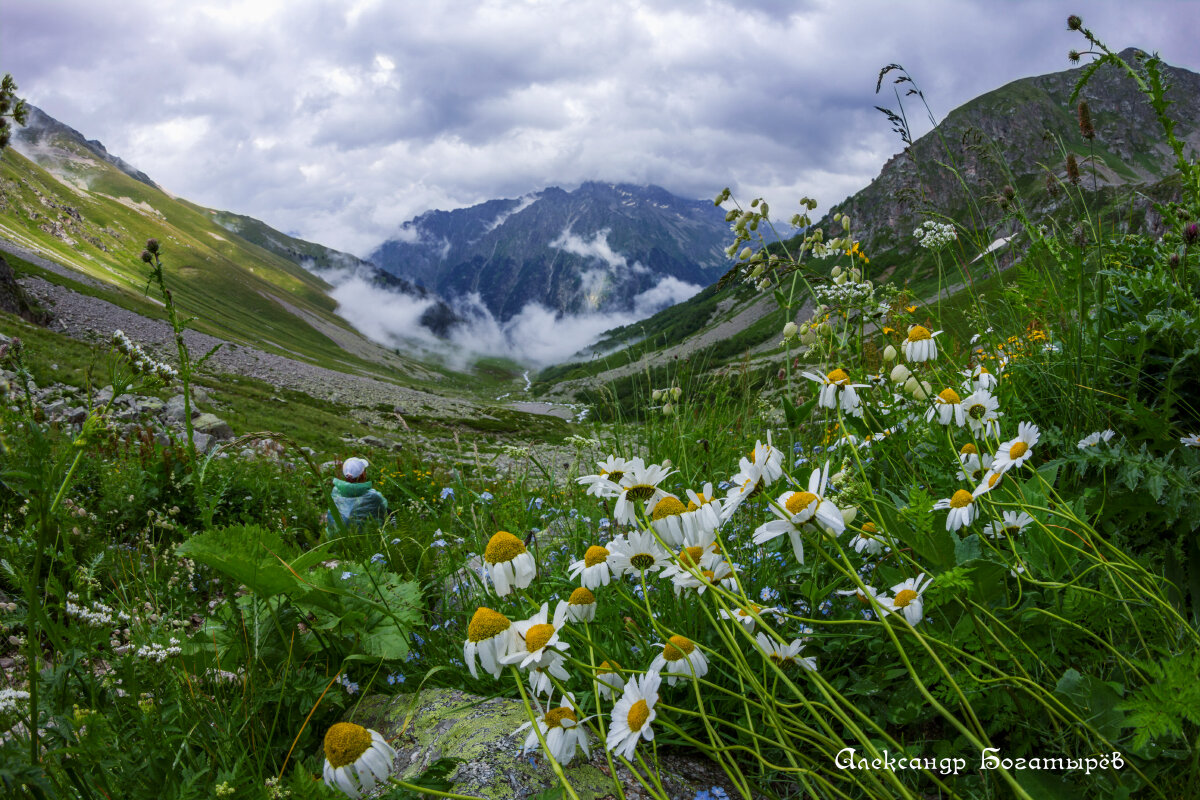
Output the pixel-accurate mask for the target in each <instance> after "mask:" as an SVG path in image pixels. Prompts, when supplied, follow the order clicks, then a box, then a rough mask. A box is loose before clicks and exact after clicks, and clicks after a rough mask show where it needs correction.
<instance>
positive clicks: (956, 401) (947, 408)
mask: <svg viewBox="0 0 1200 800" xmlns="http://www.w3.org/2000/svg"><path fill="white" fill-rule="evenodd" d="M935 416H936V417H937V418H938V422H939V423H941V424H942V425H950V424H951V423H953V424H955V425H957V426H958V427H960V428H961V427H962V426H963V423H964V418H965V417H966V411H965V409H964V408H963V402H962V398H961V397H959V396H958V392H956V391H954V390H953V389H943V390H942V391H941V392H939V393H938V395H937V396H936V397H934V398H933V407H932V408H930V409H929V411H927V412H926V413H925V421H926V422H930V421H932V420H933V418H934V417H935Z"/></svg>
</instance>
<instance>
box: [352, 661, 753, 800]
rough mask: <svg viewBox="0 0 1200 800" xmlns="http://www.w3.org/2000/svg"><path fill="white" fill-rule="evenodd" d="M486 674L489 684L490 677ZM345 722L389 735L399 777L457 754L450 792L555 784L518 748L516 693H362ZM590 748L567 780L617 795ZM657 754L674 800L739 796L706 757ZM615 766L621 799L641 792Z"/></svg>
mask: <svg viewBox="0 0 1200 800" xmlns="http://www.w3.org/2000/svg"><path fill="white" fill-rule="evenodd" d="M484 680H485V681H487V682H488V683H489V684H490V683H491V678H490V677H485V678H484ZM410 715H411V718H410ZM406 719H408V723H407V725H406V724H405V720H406ZM347 721H351V722H356V723H358V724H360V725H363V726H365V727H367V728H370V729H373V730H376V731H379V733H380V734H382V735H383V738H385V739H387V740H389V741H390V742H391V744H392V746H393V747H395V748H396V761H395V770H396V772H397V774H399V775H402V776H403V777H404V778H413V777H416V776H418V775H420V774H421V773H422V772H424V771H425V770H426V769H427V768H428V767H429V766H430V765H431V764H432V763H433V762H435V761H437V760H438V759H440V758H444V757H453V758H459V759H462V760H463V763H461V764H459V765H458V769H457V770H455V772H454V773H453V774H452V775H451V777H450V779H451V780H452V781H453V783H454V786H453V788H452V789H451V791H452V792H454V793H456V794H464V795H469V796H472V797H486V798H490V799H491V800H517V799H518V798H528V797H530V796H532V795H536V794H538V793H539V792H544V791H545V790H547V789H550V788H551V787H554V786H557V785H558V781H557V778H556V777H555V775H554V772H553V770H552V769H551V767H550V764H549V763H548V762H547V760H546V758H545V756H544V754H542V753H541V751H540V750H539V751H538V752H537V754H536V755H529V756H525V757H523V758H522V757H519V756H518V755H517V751H518V750H520V748H521V746H522V745H523V744H524V742H525V737H526V736H527V735H528V732H529V729H528V728H526V729H525V730H522V731H520V732H517V728H518V727H520V726H521V725H522V724H523V723H525V722H527V721H528V717H527V716H526V713H525V706H524V704H523V703H522V702H521V700H520V699H512V698H506V697H492V698H485V697H480V696H478V695H473V694H469V693H467V692H464V691H461V690H459V689H444V688H433V689H429V688H426V689H423V690H421V691H420V693H419V694H418V695H417V696H415V697H414V696H413V695H411V694H402V695H396V696H392V697H386V696H380V695H375V696H368V697H365V698H363V701H362V703H361V704H360V705H359V706H358V708H357V709H356V711H355V712H354V713H353V718H352V719H348V720H347ZM591 752H592V757H591V759H587V758H585V757H584V756H583V754H582V752H580V753H576V756H575V759H574V760H573V761H572V762H571V763H570V764H569V765H567V766H566V767H564V768H563V771H564V773H565V774H566V776H567V780H568V781H570V783H571V787H572V788H573V789H574V790H575V792H576V794H578V795H579V797H580V800H601V799H602V798H609V797H614V796H615V794H614V792H613V782H612V778H611V777H610V773H609V768H608V763H607V760H606V759H605V755H604V746H603V744H602V743H600V742H598V741H596V740H595V739H593V740H592V741H591ZM659 756H660V762H661V763H662V765H663V767H664V770H663V771H664V774H663V775H662V780H663V783H664V787H665V788H666V789H667V793H668V795H669V796H670V797H671V798H672V800H675V799H676V798H679V799H680V800H693V798H695V797H696V795H697V793H698V792H699V791H700V790H701V789H705V790H707V789H710V788H711V787H713V786H722V788H725V789H726V791H727V793H728V794H729V796H730V797H734V796H736V795H735V793H734V792H733V791H731V790H730V789H729V787H728V786H727V782H726V781H725V779H724V774H723V773H722V772H721V769H720V768H719V767H718V766H717V765H715V764H713V763H712V762H709V761H708V760H707V759H705V758H704V757H703V756H700V755H686V756H683V755H666V754H665V751H664V750H663V749H662V748H660V749H659ZM614 763H615V762H614ZM617 769H618V775H617V777H618V780H620V781H621V786H622V787H623V789H624V791H625V796H626V798H628V800H634V798H644V797H645V795H644V794H643V793H642V792H641V787H640V785H639V784H638V783H637V781H636V780H635V779H634V778H633V776H632V775H629V774H628V772H627V770H626V769H625V768H624V767H618V768H617Z"/></svg>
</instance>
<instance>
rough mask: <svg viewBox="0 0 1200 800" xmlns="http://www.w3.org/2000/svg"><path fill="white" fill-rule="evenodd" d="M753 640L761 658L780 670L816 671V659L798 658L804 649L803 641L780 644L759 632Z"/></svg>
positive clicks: (796, 640)
mask: <svg viewBox="0 0 1200 800" xmlns="http://www.w3.org/2000/svg"><path fill="white" fill-rule="evenodd" d="M754 640H755V641H756V642H758V647H759V650H761V651H762V654H763V657H764V658H766V659H767V660H769V661H771V662H772V663H773V664H775V666H777V667H779V668H780V669H788V668H794V667H800V668H801V669H806V670H809V671H810V672H816V671H817V659H816V657H815V656H809V657H808V658H798V656H799V655H800V651H801V650H803V649H804V640H803V639H793V640H792V643H791V644H781V643H779V642H775V641H774V640H772V639H771V638H770V637H769V636H767V635H766V634H765V633H763V632H762V631H759V633H758V635H757V636H755V637H754Z"/></svg>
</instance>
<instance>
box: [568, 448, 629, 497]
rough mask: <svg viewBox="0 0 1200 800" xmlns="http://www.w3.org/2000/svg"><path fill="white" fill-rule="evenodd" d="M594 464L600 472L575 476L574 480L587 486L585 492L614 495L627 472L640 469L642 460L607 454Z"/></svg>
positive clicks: (619, 489) (605, 495)
mask: <svg viewBox="0 0 1200 800" xmlns="http://www.w3.org/2000/svg"><path fill="white" fill-rule="evenodd" d="M596 466H598V467H600V472H599V473H598V474H596V475H584V476H582V477H580V478H576V479H575V482H576V483H579V484H582V485H584V486H587V487H588V490H587V493H588V494H590V495H594V496H596V497H616V496H617V495H619V494H620V493H621V486H620V481H621V479H622V478H623V477H625V474H626V473H627V472H632V471H633V470H635V469H640V468H641V467H643V466H644V462H643V461H642V459H640V458H631V459H628V460H626V459H624V458H619V457H617V456H609V457H608V459H607V460H605V461H599V462H597V463H596Z"/></svg>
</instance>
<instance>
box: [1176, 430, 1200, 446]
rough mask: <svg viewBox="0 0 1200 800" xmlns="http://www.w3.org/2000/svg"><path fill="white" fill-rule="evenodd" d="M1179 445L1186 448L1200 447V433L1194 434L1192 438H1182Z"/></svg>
mask: <svg viewBox="0 0 1200 800" xmlns="http://www.w3.org/2000/svg"><path fill="white" fill-rule="evenodd" d="M1179 443H1180V444H1181V445H1183V446H1184V447H1200V433H1193V434H1192V435H1191V436H1180V437H1179Z"/></svg>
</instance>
